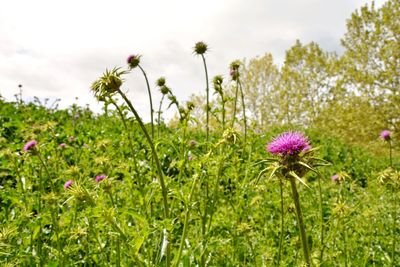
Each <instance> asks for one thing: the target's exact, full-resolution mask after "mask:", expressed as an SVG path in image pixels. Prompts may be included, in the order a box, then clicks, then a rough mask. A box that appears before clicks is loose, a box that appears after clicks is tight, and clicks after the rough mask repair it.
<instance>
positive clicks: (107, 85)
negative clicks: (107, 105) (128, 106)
mask: <svg viewBox="0 0 400 267" xmlns="http://www.w3.org/2000/svg"><path fill="white" fill-rule="evenodd" d="M123 74H126V72H125V71H119V68H114V69H112V70H111V71H109V70H106V72H105V73H103V76H101V77H100V78H99V79H98V80H97V81H95V82H94V83H93V84H92V88H91V89H92V91H93V92H94V94H95V96H96V98H97V99H98V100H99V101H104V100H105V98H106V96H111V95H112V94H114V93H115V92H117V91H118V90H119V88H120V87H121V85H122V79H121V75H123Z"/></svg>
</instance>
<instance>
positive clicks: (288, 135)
mask: <svg viewBox="0 0 400 267" xmlns="http://www.w3.org/2000/svg"><path fill="white" fill-rule="evenodd" d="M310 149H311V145H310V143H309V141H308V139H307V137H305V136H304V135H303V134H302V133H300V132H285V133H283V134H281V135H279V136H278V137H276V138H275V139H274V140H273V141H272V142H270V143H269V144H268V146H267V150H268V152H270V153H272V154H275V155H281V156H286V155H296V154H299V153H300V152H305V151H307V150H310Z"/></svg>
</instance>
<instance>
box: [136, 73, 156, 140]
mask: <svg viewBox="0 0 400 267" xmlns="http://www.w3.org/2000/svg"><path fill="white" fill-rule="evenodd" d="M138 67H139V69H140V70H141V71H142V73H143V76H144V78H145V80H146V85H147V92H148V93H149V100H150V120H151V138H152V139H154V119H153V113H154V109H153V100H152V98H151V91H150V84H149V80H148V79H147V75H146V72H145V71H144V69H143V68H142V66H140V65H138Z"/></svg>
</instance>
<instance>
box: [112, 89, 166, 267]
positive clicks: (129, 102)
mask: <svg viewBox="0 0 400 267" xmlns="http://www.w3.org/2000/svg"><path fill="white" fill-rule="evenodd" d="M118 93H119V94H120V95H121V96H122V98H123V99H124V100H125V102H126V104H127V105H128V107H129V108H130V110H131V111H132V113H133V115H134V116H135V118H136V120H137V122H138V123H139V126H140V128H141V130H142V131H143V134H144V136H145V137H146V139H147V142H148V143H149V145H150V148H151V152H152V154H153V159H154V161H155V164H156V167H157V172H158V179H159V182H160V185H161V192H162V195H163V204H164V219H166V220H167V219H168V218H169V207H168V196H167V195H168V191H167V187H166V185H165V182H164V175H163V171H162V169H161V163H160V160H159V158H158V155H157V152H156V149H155V146H154V143H153V141H152V139H151V137H150V135H149V133H148V132H147V130H146V127H145V126H144V124H143V121H142V119H141V118H140V116H139V114H138V113H137V112H136V109H135V108H134V107H133V105H132V103H131V101H129V99H128V98H127V97H126V95H125V94H124V93H123V92H122V91H121V89H118ZM169 254H170V248H169V246H168V245H167V257H166V259H167V260H166V265H167V267H169V266H170V255H169Z"/></svg>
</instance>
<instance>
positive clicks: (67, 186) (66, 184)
mask: <svg viewBox="0 0 400 267" xmlns="http://www.w3.org/2000/svg"><path fill="white" fill-rule="evenodd" d="M71 185H72V180H68V181H66V182H65V184H64V189H68V188H70V187H71Z"/></svg>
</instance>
